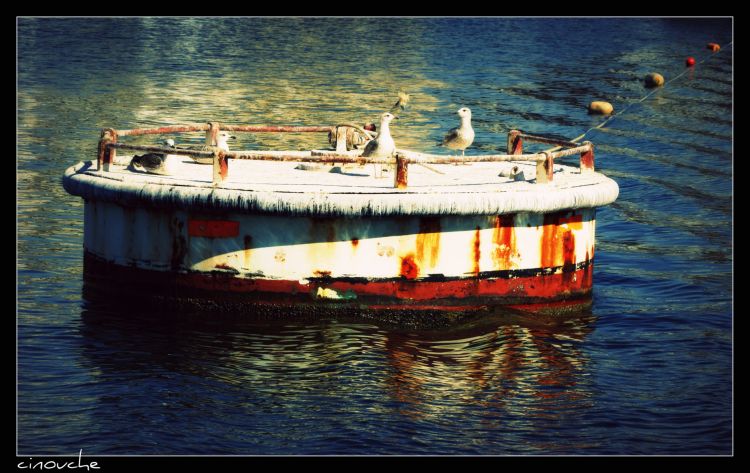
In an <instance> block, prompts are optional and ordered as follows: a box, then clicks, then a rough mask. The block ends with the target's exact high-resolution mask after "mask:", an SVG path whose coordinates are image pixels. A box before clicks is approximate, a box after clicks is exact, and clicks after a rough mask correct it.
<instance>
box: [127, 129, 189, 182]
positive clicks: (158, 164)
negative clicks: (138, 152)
mask: <svg viewBox="0 0 750 473" xmlns="http://www.w3.org/2000/svg"><path fill="white" fill-rule="evenodd" d="M164 145H166V146H169V147H170V148H174V140H173V139H171V138H170V139H168V140H165V141H164ZM176 157H177V156H174V155H171V154H168V155H164V154H161V153H148V154H144V155H142V156H133V159H131V160H130V165H129V166H128V169H130V170H131V171H139V172H146V173H150V174H161V175H169V174H172V171H173V169H172V167H173V166H172V164H174V162H175V159H174V158H176Z"/></svg>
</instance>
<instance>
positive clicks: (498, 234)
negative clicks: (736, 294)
mask: <svg viewBox="0 0 750 473" xmlns="http://www.w3.org/2000/svg"><path fill="white" fill-rule="evenodd" d="M514 221H515V214H511V215H498V216H497V217H495V225H494V230H493V232H492V241H493V242H494V244H495V250H494V251H493V253H492V261H493V263H494V265H495V269H496V270H499V271H502V270H505V269H511V268H512V267H514V266H515V264H513V263H512V262H511V257H512V256H513V254H515V252H516V234H515V232H514V231H513V225H514Z"/></svg>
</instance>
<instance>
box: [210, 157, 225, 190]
mask: <svg viewBox="0 0 750 473" xmlns="http://www.w3.org/2000/svg"><path fill="white" fill-rule="evenodd" d="M228 175H229V161H228V160H227V157H226V155H225V154H224V151H223V150H214V175H213V180H212V183H213V184H214V185H216V184H221V183H222V182H224V180H225V179H226V178H227V176H228Z"/></svg>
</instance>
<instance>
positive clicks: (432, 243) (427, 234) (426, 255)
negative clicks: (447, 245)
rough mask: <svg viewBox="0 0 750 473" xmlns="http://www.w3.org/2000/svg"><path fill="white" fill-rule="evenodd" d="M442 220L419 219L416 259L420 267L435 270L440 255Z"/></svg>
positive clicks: (434, 218) (436, 218)
mask: <svg viewBox="0 0 750 473" xmlns="http://www.w3.org/2000/svg"><path fill="white" fill-rule="evenodd" d="M440 230H441V226H440V218H439V217H424V218H421V219H419V233H418V234H417V248H416V253H415V258H416V261H417V263H418V264H419V266H421V267H429V268H434V267H435V265H437V262H438V255H439V254H440Z"/></svg>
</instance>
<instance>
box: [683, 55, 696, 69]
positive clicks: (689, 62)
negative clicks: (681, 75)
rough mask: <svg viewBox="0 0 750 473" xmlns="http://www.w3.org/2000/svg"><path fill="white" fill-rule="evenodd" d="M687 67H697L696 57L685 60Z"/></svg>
mask: <svg viewBox="0 0 750 473" xmlns="http://www.w3.org/2000/svg"><path fill="white" fill-rule="evenodd" d="M685 65H686V66H687V67H693V66H695V58H694V57H689V58H687V59H685Z"/></svg>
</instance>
